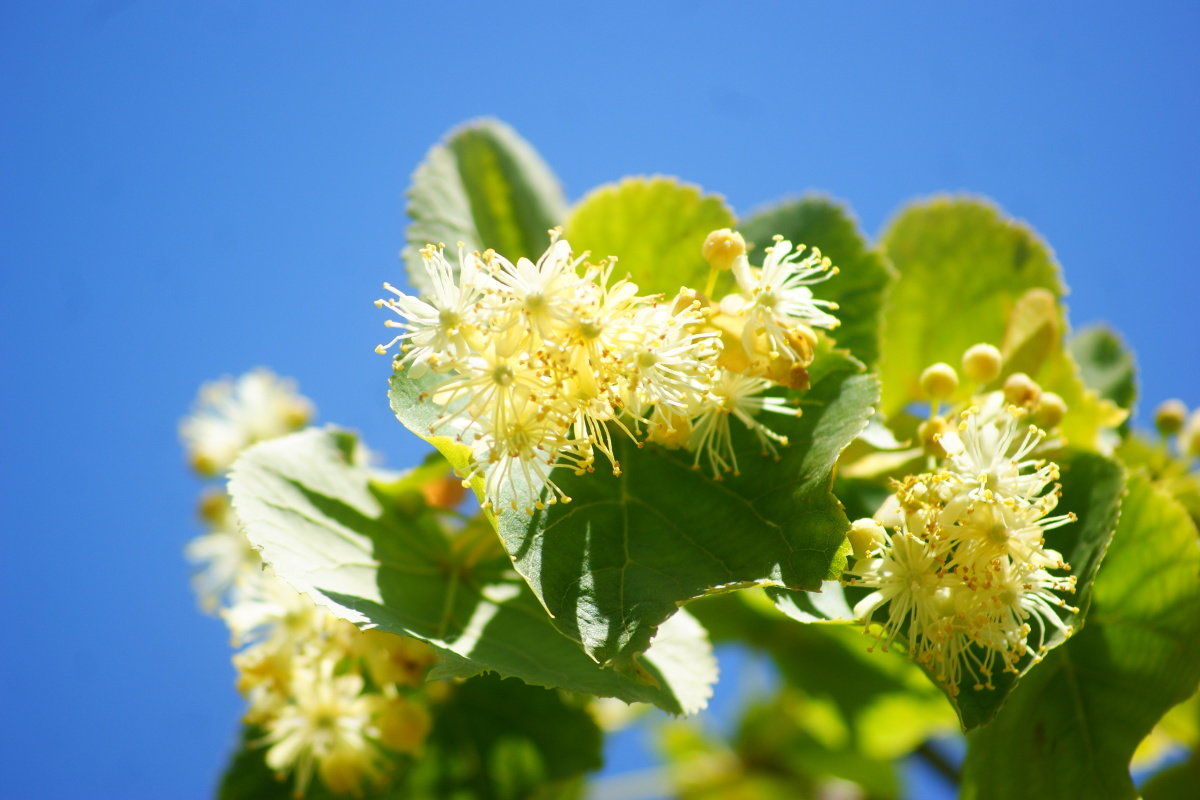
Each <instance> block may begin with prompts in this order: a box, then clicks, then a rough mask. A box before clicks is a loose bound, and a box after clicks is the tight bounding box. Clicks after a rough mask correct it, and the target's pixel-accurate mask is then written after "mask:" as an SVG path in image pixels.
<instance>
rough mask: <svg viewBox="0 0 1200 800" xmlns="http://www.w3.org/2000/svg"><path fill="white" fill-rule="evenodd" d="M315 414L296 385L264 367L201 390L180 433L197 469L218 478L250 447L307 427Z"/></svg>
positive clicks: (209, 385) (207, 384)
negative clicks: (297, 390)
mask: <svg viewBox="0 0 1200 800" xmlns="http://www.w3.org/2000/svg"><path fill="white" fill-rule="evenodd" d="M312 413H313V409H312V404H311V403H310V402H309V401H308V400H307V399H305V398H304V397H301V396H300V395H298V394H297V393H296V386H295V383H294V382H292V381H288V380H284V379H282V378H279V377H278V376H276V375H275V374H274V373H273V372H271V371H270V370H268V369H261V368H260V369H255V370H252V371H251V372H247V373H246V374H245V375H242V376H240V377H238V378H237V379H233V378H222V379H221V380H219V381H212V382H211V383H206V384H204V385H203V386H202V387H200V396H199V397H198V398H196V404H195V408H194V409H193V411H192V415H191V416H190V417H188V418H187V419H185V420H184V421H183V423H182V424H181V425H180V426H179V433H180V436H181V437H182V438H183V443H184V447H185V448H186V450H187V453H188V457H189V459H190V460H191V463H192V467H193V468H194V469H195V470H196V471H197V472H199V473H201V474H202V475H219V474H221V473H224V472H225V471H226V470H228V469H229V467H230V466H231V465H232V464H233V461H234V459H236V458H237V457H238V454H239V453H241V452H242V451H243V450H245V449H246V448H247V447H249V446H250V445H252V444H254V443H255V442H261V441H264V440H266V439H274V438H275V437H276V436H283V435H284V434H286V433H291V432H292V431H296V430H299V429H300V428H303V427H304V426H305V425H306V424H308V420H309V419H310V418H311V417H312Z"/></svg>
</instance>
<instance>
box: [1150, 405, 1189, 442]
mask: <svg viewBox="0 0 1200 800" xmlns="http://www.w3.org/2000/svg"><path fill="white" fill-rule="evenodd" d="M1187 411H1188V410H1187V406H1185V405H1184V404H1183V401H1182V400H1166V401H1164V402H1163V403H1161V404H1160V405H1159V406H1158V408H1156V409H1154V427H1156V428H1158V432H1159V433H1161V434H1162V435H1163V436H1170V435H1171V434H1173V433H1178V432H1179V429H1180V428H1182V427H1183V422H1184V420H1185V419H1187Z"/></svg>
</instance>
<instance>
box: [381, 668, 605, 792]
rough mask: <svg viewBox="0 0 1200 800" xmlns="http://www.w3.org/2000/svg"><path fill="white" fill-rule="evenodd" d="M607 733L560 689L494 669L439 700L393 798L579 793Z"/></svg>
mask: <svg viewBox="0 0 1200 800" xmlns="http://www.w3.org/2000/svg"><path fill="white" fill-rule="evenodd" d="M602 744H603V737H602V735H601V733H600V729H599V727H598V726H597V725H596V722H595V720H593V719H592V716H591V714H589V713H588V712H587V710H586V709H585V708H583V707H582V706H580V705H578V704H571V703H568V702H567V701H566V700H565V699H564V698H563V697H562V695H561V694H560V693H559V692H554V691H547V690H545V689H540V688H538V687H535V686H527V685H525V684H523V683H521V682H520V681H516V680H512V679H508V680H502V679H500V678H498V677H496V676H494V675H493V676H488V677H480V678H473V679H471V680H469V681H466V682H465V683H462V684H459V685H458V686H456V687H454V690H453V694H452V695H451V697H450V699H449V700H448V701H446V702H444V703H441V704H439V705H437V706H436V707H435V716H434V721H433V730H432V731H431V732H430V735H429V739H428V740H427V741H426V743H425V752H424V753H422V755H421V756H420V758H418V759H417V760H416V762H415V763H414V764H413V766H412V768H411V770H410V771H409V772H408V773H407V774H404V775H402V776H400V777H401V780H400V781H397V785H396V786H395V787H393V789H392V792H391V794H390V795H389V796H390V797H395V798H401V797H403V798H413V800H425V798H428V800H437V799H438V798H447V797H449V798H464V799H465V798H470V799H471V800H524V799H525V798H531V797H539V798H541V797H545V798H550V797H555V798H565V797H568V796H570V797H575V796H578V795H579V792H578V789H579V788H580V783H579V778H580V777H581V776H582V775H583V774H584V773H587V772H591V771H593V770H597V769H599V768H600V767H601V765H602V763H603V762H602V758H601V746H602Z"/></svg>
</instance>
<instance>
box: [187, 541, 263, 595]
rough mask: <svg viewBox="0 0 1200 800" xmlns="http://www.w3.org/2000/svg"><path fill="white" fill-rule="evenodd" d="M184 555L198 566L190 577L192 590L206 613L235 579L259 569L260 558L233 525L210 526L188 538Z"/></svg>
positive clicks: (231, 587) (226, 591)
mask: <svg viewBox="0 0 1200 800" xmlns="http://www.w3.org/2000/svg"><path fill="white" fill-rule="evenodd" d="M184 555H186V556H187V558H188V560H189V561H191V562H193V563H195V564H197V565H198V566H199V569H198V570H197V571H196V574H195V575H193V576H192V588H193V589H195V591H196V595H197V597H199V599H200V605H201V607H202V608H204V610H205V611H208V612H210V613H211V612H212V611H215V610H216V608H217V607H218V606H219V605H221V604H222V603H223V602H224V601H225V600H226V599H227V598H228V597H229V593H230V591H231V590H232V589H233V587H234V585H235V583H236V582H237V581H238V579H239V578H241V577H242V576H243V575H246V574H247V573H253V572H254V571H255V570H258V569H261V566H262V559H260V558H259V555H258V553H257V552H256V551H255V550H254V548H253V547H251V546H250V541H249V540H248V539H247V538H246V535H245V534H244V533H242V532H241V530H240V529H239V528H238V527H237V525H236V523H233V524H221V525H217V526H214V527H212V528H210V529H209V530H208V531H206V532H205V533H203V534H201V535H200V536H197V537H196V538H195V539H192V540H191V541H190V542H188V543H187V546H186V547H185V548H184Z"/></svg>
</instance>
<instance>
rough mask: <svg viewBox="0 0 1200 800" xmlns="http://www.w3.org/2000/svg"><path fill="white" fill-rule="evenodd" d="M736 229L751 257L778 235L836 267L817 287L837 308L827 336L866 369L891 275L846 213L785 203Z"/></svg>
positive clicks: (827, 202) (815, 204)
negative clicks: (748, 246)
mask: <svg viewBox="0 0 1200 800" xmlns="http://www.w3.org/2000/svg"><path fill="white" fill-rule="evenodd" d="M738 230H739V231H740V232H741V233H742V235H743V236H745V237H746V241H747V242H748V243H750V244H751V245H753V246H754V247H755V251H753V252H752V253H751V260H752V261H755V263H757V261H756V259H755V258H754V253H756V252H761V250H762V248H763V247H765V246H766V245H769V244H770V243H771V237H772V236H774V235H776V234H779V235H781V236H783V238H785V239H787V240H788V241H790V242H792V243H794V244H799V243H803V244H806V245H808V246H809V247H819V248H820V249H821V252H822V253H823V254H824V255H826V256H828V257H829V258H830V259H832V260H833V263H834V264H835V265H837V268H838V274H837V275H835V276H833V277H832V278H830V279H829V280H828V281H825V282H824V283H821V284H819V285H818V286H815V287H814V289H813V291H814V292H815V293H816V295H817V296H818V297H820V298H821V299H822V300H832V301H833V302H835V303H837V304H838V305H839V308H838V310H837V312H836V316H837V318H838V319H839V320H841V322H842V324H841V325H840V326H838V327H837V328H836V329H835V330H834V331H833V333H832V334H831V335H832V336H833V338H834V339H836V340H837V343H838V346H839V347H844V348H846V349H848V350H849V351H850V352H851V353H853V354H854V356H855V357H856V358H858V359H859V360H860V361H862V362H863V363H864V364H866V365H867V366H872V365H874V363H875V361H876V359H877V358H878V356H879V345H880V317H881V314H882V310H883V302H884V297H885V296H886V293H887V289H888V286H889V284H890V283H891V281H892V279H893V277H894V276H895V270H893V269H892V267H891V265H890V264H889V263H888V261H887V257H886V256H885V255H884V254H883V252H882V251H880V250H877V249H872V248H871V247H870V245H868V243H867V240H866V238H865V237H864V236H863V235H862V233H861V232H860V231H859V229H858V222H857V221H856V220H855V219H854V217H853V216H852V215H851V213H850V211H849V210H848V209H847V208H846V207H845V206H843V205H842V204H840V203H838V202H837V201H835V200H832V199H830V198H826V197H817V196H814V197H805V198H802V199H800V200H787V201H784V202H782V203H780V204H778V205H775V206H772V207H771V208H768V209H765V210H763V211H760V212H758V213H757V214H754V215H752V216H751V217H750V218H749V219H746V220H743V221H742V222H741V223H739V225H738Z"/></svg>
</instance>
